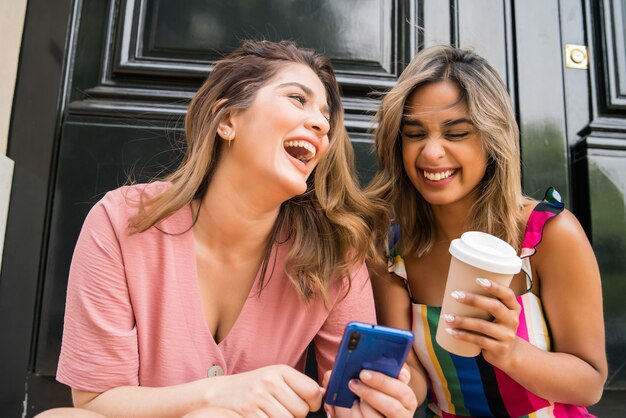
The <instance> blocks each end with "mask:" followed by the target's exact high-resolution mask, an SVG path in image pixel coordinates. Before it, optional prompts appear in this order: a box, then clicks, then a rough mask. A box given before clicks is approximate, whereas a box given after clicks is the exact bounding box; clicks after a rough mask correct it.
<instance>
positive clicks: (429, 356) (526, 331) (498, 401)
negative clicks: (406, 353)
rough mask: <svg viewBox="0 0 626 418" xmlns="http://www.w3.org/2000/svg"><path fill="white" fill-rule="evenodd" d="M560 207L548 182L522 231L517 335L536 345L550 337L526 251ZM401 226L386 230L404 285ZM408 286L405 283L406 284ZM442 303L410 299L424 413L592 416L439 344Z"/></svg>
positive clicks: (394, 268) (392, 265) (545, 345)
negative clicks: (522, 289)
mask: <svg viewBox="0 0 626 418" xmlns="http://www.w3.org/2000/svg"><path fill="white" fill-rule="evenodd" d="M562 210H563V204H562V203H561V202H560V196H558V193H557V192H556V191H555V190H554V189H552V188H550V189H548V192H547V193H546V198H544V200H543V202H540V203H539V204H538V205H537V206H536V207H535V209H534V210H533V212H532V214H531V216H530V218H529V221H528V225H527V228H526V233H525V237H524V245H523V247H524V249H523V250H522V254H521V256H522V257H523V267H522V268H523V269H524V271H525V272H526V273H527V275H528V283H529V285H528V291H527V292H526V293H524V294H522V295H520V296H518V298H517V300H518V302H519V304H520V306H521V308H522V309H521V312H520V318H519V319H520V320H519V327H518V330H517V335H518V336H519V337H520V338H522V339H524V340H526V341H528V342H530V343H531V344H533V345H534V346H536V347H538V348H540V349H542V350H546V351H550V349H551V340H550V333H549V330H548V326H547V324H546V320H545V316H544V313H543V308H542V305H541V300H540V299H539V298H538V297H537V296H536V295H535V294H533V293H532V292H531V291H530V290H531V288H532V275H531V274H532V273H531V272H532V271H531V269H530V258H529V257H530V255H532V254H534V252H535V246H537V245H538V244H539V242H541V235H542V232H543V227H544V225H545V223H546V222H547V221H548V220H549V219H551V218H552V217H554V216H556V215H558V214H559V213H560V212H561V211H562ZM399 229H400V228H399V226H398V225H393V226H392V228H390V234H389V248H390V252H389V271H390V272H393V273H395V274H397V275H398V276H400V277H402V278H403V279H404V280H405V283H407V285H408V281H407V280H408V279H407V276H406V270H405V267H404V260H403V259H402V256H401V255H400V254H398V253H397V251H396V250H395V248H394V247H395V243H397V241H398V238H399ZM407 288H408V286H407ZM440 314H441V307H440V306H426V305H421V304H417V303H413V333H414V334H415V341H414V345H413V348H414V350H415V352H416V353H417V356H418V358H419V360H420V362H421V364H422V365H423V366H424V368H425V370H426V371H427V374H428V379H429V394H428V410H427V413H426V416H428V417H441V418H447V417H450V418H452V417H538V418H539V417H546V418H562V417H568V418H578V417H593V415H591V414H590V413H589V412H587V410H586V409H585V408H582V407H577V406H573V405H564V404H559V403H551V402H549V401H548V400H546V399H543V398H540V397H538V396H536V395H535V394H533V393H531V392H530V391H528V390H526V389H525V388H524V387H523V386H521V385H520V384H518V383H517V382H516V381H514V380H513V379H512V378H510V377H509V376H508V375H507V374H505V373H504V372H503V371H501V370H500V369H498V368H496V367H494V366H492V365H491V364H490V363H488V362H487V361H486V360H485V359H484V357H483V356H482V354H479V355H478V356H477V357H461V356H457V355H455V354H452V353H449V352H447V351H446V350H444V349H443V348H441V347H440V346H439V344H437V341H436V340H435V334H436V331H437V324H438V323H439V317H440Z"/></svg>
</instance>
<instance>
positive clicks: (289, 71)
mask: <svg viewBox="0 0 626 418" xmlns="http://www.w3.org/2000/svg"><path fill="white" fill-rule="evenodd" d="M290 83H299V84H302V85H303V86H305V87H308V88H309V89H310V90H311V91H312V93H313V94H315V95H316V96H320V97H321V98H323V99H324V100H326V86H324V83H322V80H320V78H319V77H318V76H317V74H315V72H314V71H313V70H312V69H311V68H310V67H309V66H308V65H305V64H297V63H288V64H285V65H283V66H282V67H281V68H280V69H279V70H278V71H277V72H276V74H275V75H274V77H272V78H271V79H270V80H269V81H268V83H267V87H273V88H276V87H279V86H281V85H284V84H290Z"/></svg>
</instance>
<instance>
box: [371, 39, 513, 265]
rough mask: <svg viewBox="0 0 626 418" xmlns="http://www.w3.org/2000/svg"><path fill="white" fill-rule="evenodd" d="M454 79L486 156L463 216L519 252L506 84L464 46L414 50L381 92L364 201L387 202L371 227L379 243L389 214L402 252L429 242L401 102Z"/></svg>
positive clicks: (429, 219)
mask: <svg viewBox="0 0 626 418" xmlns="http://www.w3.org/2000/svg"><path fill="white" fill-rule="evenodd" d="M438 81H453V82H456V83H457V84H458V85H459V87H460V89H461V92H462V93H461V98H460V100H459V102H460V103H465V105H466V106H467V109H468V112H469V115H470V118H471V120H472V122H473V123H474V125H475V126H476V128H477V130H478V131H479V132H480V134H481V139H482V144H483V147H484V148H485V150H486V151H487V154H488V163H487V170H486V172H485V176H484V177H483V179H482V180H481V182H480V183H479V184H478V186H477V193H476V194H477V196H478V200H477V201H476V203H475V204H474V206H473V207H472V209H471V211H470V213H469V214H468V219H469V225H468V229H470V230H477V231H483V232H488V233H490V234H493V235H495V236H498V237H500V238H501V239H503V240H505V241H506V242H508V243H509V244H511V245H512V246H513V247H514V248H516V249H518V250H519V249H520V246H521V242H520V241H521V237H522V230H521V229H522V226H521V225H522V213H523V212H522V205H523V201H524V197H523V195H522V190H521V174H520V170H521V168H520V146H519V130H518V127H517V123H516V121H515V114H514V112H513V107H512V104H511V99H510V97H509V95H508V92H507V90H506V87H505V85H504V83H503V82H502V80H501V79H500V76H499V75H498V73H497V72H496V71H495V70H494V69H493V68H492V67H491V66H490V65H489V64H488V63H487V61H486V60H485V59H484V58H482V57H480V56H478V55H477V54H475V53H474V52H472V51H469V50H463V49H459V48H455V47H452V46H444V45H440V46H434V47H430V48H427V49H424V50H422V51H420V52H419V53H418V54H417V55H416V56H415V57H414V58H413V60H412V61H411V63H410V64H409V65H408V67H407V68H406V69H405V70H404V71H403V72H402V74H401V76H400V78H399V79H398V83H397V84H396V85H395V86H394V87H393V88H392V89H391V90H390V91H389V92H387V93H386V94H385V96H384V98H383V100H382V104H381V107H380V109H379V111H378V113H377V115H376V120H377V122H378V127H377V129H376V132H375V144H374V148H375V153H376V157H377V162H378V171H377V173H376V175H375V176H374V178H373V179H372V181H371V182H370V184H369V186H368V188H367V194H368V195H369V196H370V199H371V200H372V201H374V202H376V203H377V204H380V203H381V202H384V203H386V204H387V207H386V214H385V215H383V216H381V217H378V219H377V220H376V222H375V223H376V226H375V230H376V232H377V237H378V239H379V240H383V239H384V236H385V234H386V232H387V229H388V228H389V220H390V217H394V218H395V223H397V224H398V225H400V228H401V232H400V239H399V242H398V244H397V246H396V249H397V250H398V251H399V252H400V254H415V255H417V256H418V257H421V256H422V255H424V254H426V253H427V252H428V251H429V250H430V249H431V248H432V246H433V244H434V241H435V227H434V218H433V215H432V210H431V207H430V204H429V203H428V202H426V201H425V200H424V199H423V198H422V196H421V195H420V194H419V193H418V192H417V190H416V189H415V187H414V186H413V184H412V183H411V180H410V179H409V178H408V176H407V175H406V173H405V171H404V167H403V162H402V142H401V139H400V130H401V124H402V117H403V115H404V114H405V110H406V109H405V103H406V101H407V99H408V98H409V96H410V95H411V94H412V93H413V92H414V91H415V90H416V89H417V88H418V87H420V86H422V85H424V84H428V83H433V82H438Z"/></svg>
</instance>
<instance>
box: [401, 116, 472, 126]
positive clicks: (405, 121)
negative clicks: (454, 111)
mask: <svg viewBox="0 0 626 418" xmlns="http://www.w3.org/2000/svg"><path fill="white" fill-rule="evenodd" d="M461 123H467V124H469V125H474V122H472V121H471V120H469V119H467V118H459V119H452V120H447V121H445V122H444V123H443V124H442V126H445V127H450V126H454V125H459V124H461ZM402 124H403V125H409V126H424V125H423V124H422V122H421V121H420V120H419V119H412V118H410V116H409V115H405V116H404V117H403V118H402Z"/></svg>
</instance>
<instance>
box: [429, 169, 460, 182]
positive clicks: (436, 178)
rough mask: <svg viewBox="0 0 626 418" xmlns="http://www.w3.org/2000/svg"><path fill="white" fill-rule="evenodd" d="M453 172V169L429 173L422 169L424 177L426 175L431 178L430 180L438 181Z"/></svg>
mask: <svg viewBox="0 0 626 418" xmlns="http://www.w3.org/2000/svg"><path fill="white" fill-rule="evenodd" d="M454 172H455V170H446V171H443V172H439V173H429V172H428V171H425V170H424V177H426V178H427V179H428V180H431V181H439V180H443V179H447V178H448V177H450V176H451V175H452V174H454Z"/></svg>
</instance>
